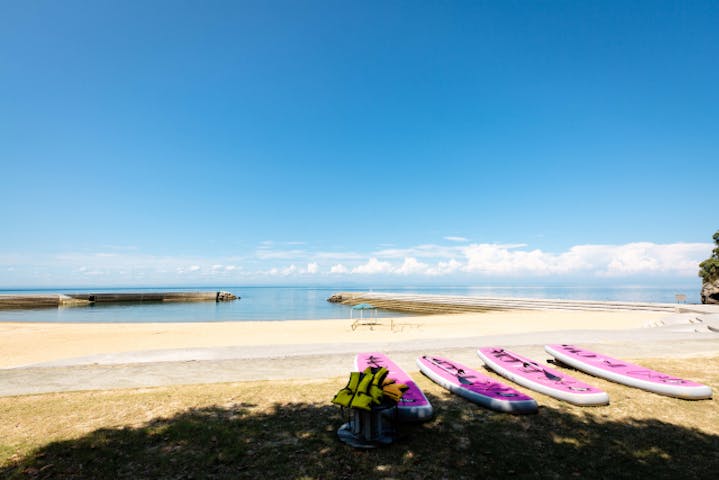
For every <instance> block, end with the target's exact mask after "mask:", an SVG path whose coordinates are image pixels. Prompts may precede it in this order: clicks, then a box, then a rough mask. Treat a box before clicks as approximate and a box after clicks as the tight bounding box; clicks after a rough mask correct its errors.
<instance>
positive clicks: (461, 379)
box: [423, 355, 474, 385]
mask: <svg viewBox="0 0 719 480" xmlns="http://www.w3.org/2000/svg"><path fill="white" fill-rule="evenodd" d="M423 358H426V359H427V360H429V361H430V363H431V364H432V365H434V366H435V367H437V368H441V369H442V370H444V371H445V372H447V373H449V374H450V375H454V376H455V377H457V380H459V383H461V384H462V385H473V384H474V382H473V381H471V380H467V377H464V376H462V375H461V373H464V370H462V369H461V368H459V369H458V368H457V367H455V366H454V365H452V368H454V370H456V373H455V372H453V371H451V370H450V369H449V368H447V367H445V366H444V365H442V364H441V363H439V362H438V361H436V360H435V359H434V358H428V357H427V356H426V355H425V356H424V357H423Z"/></svg>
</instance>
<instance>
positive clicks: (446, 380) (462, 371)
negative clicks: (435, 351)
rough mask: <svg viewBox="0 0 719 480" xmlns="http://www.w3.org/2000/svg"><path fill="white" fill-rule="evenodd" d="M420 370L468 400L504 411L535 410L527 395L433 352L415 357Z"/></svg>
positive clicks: (532, 411) (531, 411)
mask: <svg viewBox="0 0 719 480" xmlns="http://www.w3.org/2000/svg"><path fill="white" fill-rule="evenodd" d="M417 366H418V367H419V370H420V371H421V372H422V373H423V374H425V375H426V376H427V377H429V378H430V379H431V380H432V381H433V382H435V383H437V384H438V385H440V386H442V387H444V388H446V389H447V390H449V391H450V392H452V393H456V394H457V395H460V396H462V397H464V398H466V399H467V400H469V401H471V402H474V403H477V404H479V405H481V406H483V407H487V408H489V409H492V410H497V411H499V412H507V413H536V412H537V402H536V401H535V400H534V399H533V398H532V397H530V396H528V395H525V394H524V393H522V392H520V391H518V390H515V389H514V388H512V387H510V386H507V385H505V384H503V383H500V382H498V381H497V380H495V379H493V378H490V377H488V376H486V375H483V374H481V373H479V372H478V371H476V370H472V369H471V368H469V367H466V366H464V365H462V364H461V363H458V362H455V361H453V360H448V359H446V358H442V357H437V356H433V355H424V356H421V357H417Z"/></svg>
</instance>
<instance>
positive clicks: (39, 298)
mask: <svg viewBox="0 0 719 480" xmlns="http://www.w3.org/2000/svg"><path fill="white" fill-rule="evenodd" d="M237 299H239V297H237V296H236V295H234V294H232V293H230V292H223V291H216V292H123V293H120V292H117V293H114V292H113V293H65V294H24V295H0V309H4V310H9V309H28V308H53V307H54V308H58V307H82V306H89V305H94V304H97V303H142V302H229V301H233V300H237Z"/></svg>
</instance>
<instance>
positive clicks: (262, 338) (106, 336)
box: [0, 310, 666, 368]
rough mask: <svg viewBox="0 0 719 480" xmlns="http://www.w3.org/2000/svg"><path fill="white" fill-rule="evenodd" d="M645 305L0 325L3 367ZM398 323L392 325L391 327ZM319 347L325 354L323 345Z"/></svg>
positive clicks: (357, 336)
mask: <svg viewBox="0 0 719 480" xmlns="http://www.w3.org/2000/svg"><path fill="white" fill-rule="evenodd" d="M665 316H666V314H663V313H647V312H627V311H624V312H573V311H529V310H514V311H501V312H489V313H469V314H452V315H427V316H419V317H400V318H394V319H389V318H386V319H380V321H381V324H382V325H377V326H374V327H371V329H370V326H366V325H360V326H358V327H357V328H356V329H355V330H353V329H352V328H351V325H352V321H351V320H348V319H338V320H298V321H265V322H220V323H124V324H96V323H93V324H78V323H73V324H60V323H4V324H0V339H1V340H0V368H2V367H5V368H6V367H13V366H19V365H28V364H34V363H46V362H52V361H55V360H62V359H67V358H74V357H87V356H92V355H100V354H113V353H115V354H117V353H123V352H132V351H146V350H162V349H188V348H213V347H231V346H232V347H261V346H268V347H269V346H272V345H284V346H290V345H298V346H299V345H316V346H318V347H319V346H320V345H323V344H324V345H328V344H337V343H342V344H353V343H359V344H367V343H372V342H381V343H382V344H386V343H403V342H412V341H421V340H431V339H443V340H447V339H452V338H457V339H462V338H466V337H479V336H485V335H512V334H520V333H529V332H547V331H560V330H623V329H637V328H642V327H643V326H645V325H648V324H650V323H652V322H656V321H658V320H660V319H661V318H662V317H665ZM390 323H394V328H392V329H391V328H389V325H390ZM318 353H321V349H320V351H319V352H318Z"/></svg>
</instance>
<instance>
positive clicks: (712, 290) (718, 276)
mask: <svg viewBox="0 0 719 480" xmlns="http://www.w3.org/2000/svg"><path fill="white" fill-rule="evenodd" d="M712 238H713V239H714V244H715V245H716V247H715V248H714V250H712V254H711V256H710V257H709V258H707V259H706V260H704V261H703V262H702V263H700V264H699V276H700V277H702V282H703V285H702V294H701V297H702V303H719V299H715V298H714V297H715V296H716V293H717V292H716V291H719V230H717V231H716V233H714V236H713V237H712Z"/></svg>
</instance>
